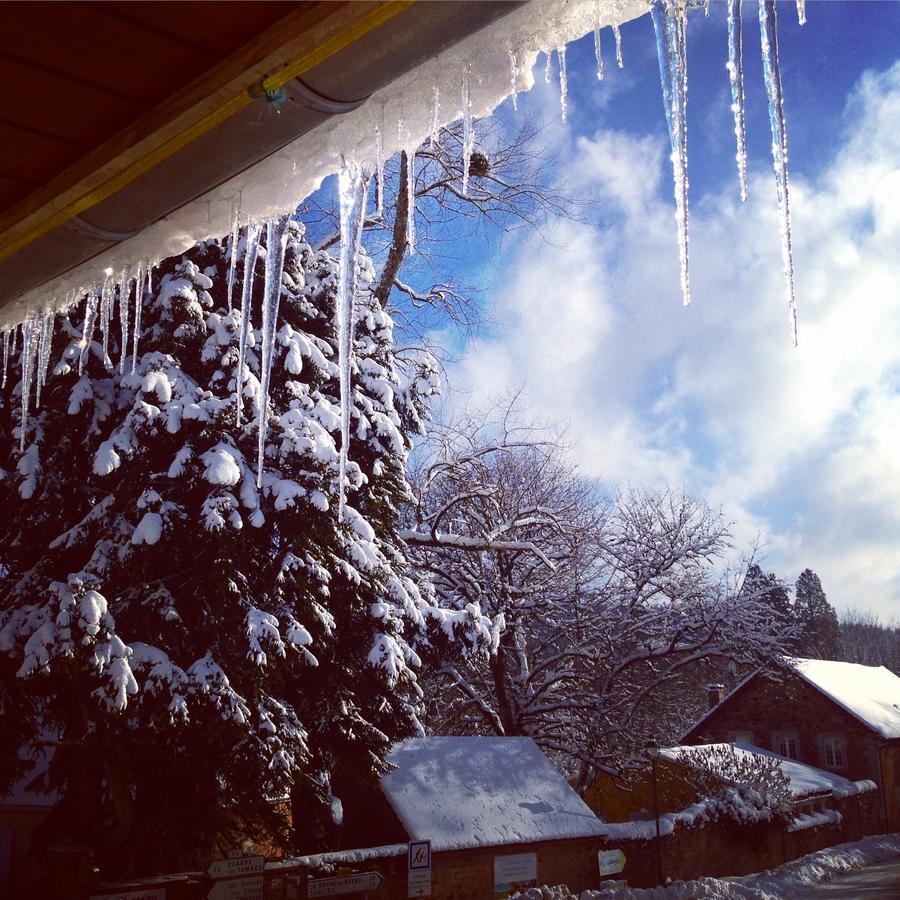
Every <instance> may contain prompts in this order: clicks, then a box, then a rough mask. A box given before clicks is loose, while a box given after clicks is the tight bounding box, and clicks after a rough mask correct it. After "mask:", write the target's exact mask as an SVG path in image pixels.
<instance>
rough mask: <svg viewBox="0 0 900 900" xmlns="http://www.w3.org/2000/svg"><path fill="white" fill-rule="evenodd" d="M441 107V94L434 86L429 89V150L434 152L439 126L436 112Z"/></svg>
mask: <svg viewBox="0 0 900 900" xmlns="http://www.w3.org/2000/svg"><path fill="white" fill-rule="evenodd" d="M440 106H441V92H440V89H439V88H438V87H437V85H435V86H434V87H433V88H432V89H431V149H432V150H434V148H435V147H437V145H438V134H439V131H440V126H439V125H438V111H439V110H440Z"/></svg>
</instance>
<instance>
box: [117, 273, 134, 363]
mask: <svg viewBox="0 0 900 900" xmlns="http://www.w3.org/2000/svg"><path fill="white" fill-rule="evenodd" d="M130 295H131V276H130V274H129V272H128V270H127V269H122V274H121V275H120V276H119V324H120V325H121V326H122V344H121V346H120V347H119V374H120V375H124V374H125V359H126V357H127V356H128V309H129V303H130Z"/></svg>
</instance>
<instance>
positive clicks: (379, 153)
mask: <svg viewBox="0 0 900 900" xmlns="http://www.w3.org/2000/svg"><path fill="white" fill-rule="evenodd" d="M431 145H432V146H434V132H432V141H431ZM375 194H376V205H377V209H376V211H375V214H376V215H377V216H378V218H379V219H380V218H381V217H382V216H383V215H384V137H383V135H382V134H381V128H379V127H378V126H377V125H376V126H375Z"/></svg>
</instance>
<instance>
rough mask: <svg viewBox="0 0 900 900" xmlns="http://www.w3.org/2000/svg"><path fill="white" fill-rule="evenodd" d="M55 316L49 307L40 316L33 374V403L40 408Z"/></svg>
mask: <svg viewBox="0 0 900 900" xmlns="http://www.w3.org/2000/svg"><path fill="white" fill-rule="evenodd" d="M55 318H56V316H55V315H54V314H53V311H52V309H51V308H49V307H48V308H46V309H44V312H43V314H42V315H41V317H40V333H39V335H38V350H37V361H36V366H35V375H34V405H35V408H36V409H40V408H41V391H42V389H43V387H44V384H45V383H46V381H47V365H48V364H49V362H50V346H51V344H52V342H53V324H54V320H55Z"/></svg>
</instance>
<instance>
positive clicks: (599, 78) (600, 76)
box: [594, 25, 603, 81]
mask: <svg viewBox="0 0 900 900" xmlns="http://www.w3.org/2000/svg"><path fill="white" fill-rule="evenodd" d="M594 56H595V57H596V58H597V81H603V51H602V50H601V48H600V26H599V25H595V26H594Z"/></svg>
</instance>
